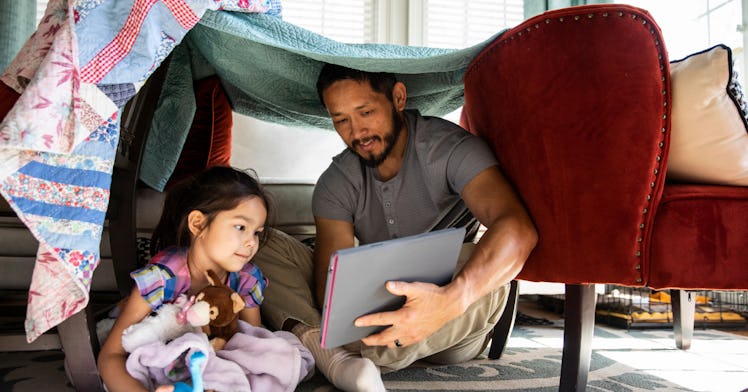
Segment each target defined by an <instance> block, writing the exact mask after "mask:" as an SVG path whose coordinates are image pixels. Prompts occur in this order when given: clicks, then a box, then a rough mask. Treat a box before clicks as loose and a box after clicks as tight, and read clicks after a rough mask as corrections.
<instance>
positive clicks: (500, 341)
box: [488, 280, 519, 359]
mask: <svg viewBox="0 0 748 392" xmlns="http://www.w3.org/2000/svg"><path fill="white" fill-rule="evenodd" d="M518 302H519V282H518V281H516V280H513V281H512V282H511V283H510V284H509V294H508V295H507V301H506V307H505V308H504V313H502V314H501V318H500V319H499V322H498V323H496V325H495V326H494V327H493V337H492V338H491V347H490V348H489V349H488V358H490V359H499V358H501V354H502V353H503V352H504V348H505V347H506V343H507V341H509V336H511V335H512V329H514V320H515V319H516V318H517V303H518Z"/></svg>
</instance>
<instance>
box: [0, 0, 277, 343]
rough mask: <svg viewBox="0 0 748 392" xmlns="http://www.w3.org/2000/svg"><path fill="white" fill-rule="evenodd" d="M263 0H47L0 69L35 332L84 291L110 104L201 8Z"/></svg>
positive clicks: (99, 222)
mask: <svg viewBox="0 0 748 392" xmlns="http://www.w3.org/2000/svg"><path fill="white" fill-rule="evenodd" d="M272 9H274V7H273V2H272V1H270V0H222V1H221V0H117V1H112V0H76V1H73V0H51V1H50V2H49V3H48V5H47V9H46V12H45V15H44V17H43V19H42V20H41V22H40V24H39V27H38V28H37V31H36V32H35V33H34V34H33V35H32V36H31V37H30V38H29V40H28V41H27V42H26V44H25V45H24V47H23V48H22V49H21V51H20V53H19V54H18V55H17V56H16V58H15V59H14V60H13V62H12V63H11V64H10V65H9V66H8V68H7V69H6V70H5V71H4V72H3V74H2V76H0V81H2V82H3V83H5V84H6V85H8V86H9V87H10V88H12V89H13V90H15V91H16V92H18V93H19V94H21V95H20V97H19V98H18V100H17V101H16V103H15V105H14V106H13V107H12V108H11V110H10V111H9V112H8V114H7V115H6V116H5V118H4V119H3V121H2V123H0V181H1V182H0V193H1V194H2V195H3V197H4V198H5V199H6V200H7V201H8V203H9V204H10V206H11V207H12V208H13V210H14V211H15V212H16V213H17V215H18V216H19V218H20V219H21V220H22V221H23V222H24V224H25V225H26V226H27V227H28V228H29V230H30V231H31V232H32V233H33V235H34V236H35V237H36V239H37V240H38V241H39V249H38V252H37V259H36V263H35V266H34V272H33V276H32V282H31V286H30V288H29V299H28V307H27V315H26V322H25V329H26V337H27V340H28V341H29V342H32V341H34V340H35V339H36V338H37V337H39V336H40V335H41V334H43V333H44V332H45V331H47V330H49V329H50V328H52V327H54V326H56V325H57V324H59V323H60V322H62V321H64V320H65V319H66V318H68V317H69V316H71V315H73V314H75V313H76V312H78V311H80V310H82V309H83V308H84V307H85V306H86V305H87V304H88V300H89V289H90V285H91V279H92V277H93V273H94V270H95V269H96V267H97V265H98V264H99V261H100V255H99V243H100V241H101V233H102V227H103V223H104V219H105V214H106V210H107V206H108V201H109V187H110V184H111V174H112V168H113V165H114V157H115V153H116V148H117V143H118V139H119V123H120V118H119V115H120V111H121V109H122V107H123V106H124V104H125V103H126V102H127V101H128V100H129V98H131V97H132V96H133V95H134V94H135V93H137V91H138V90H139V88H140V87H142V85H143V84H144V83H145V81H146V80H147V78H148V77H149V76H150V75H151V74H152V73H153V71H154V70H155V69H156V68H157V67H158V66H159V65H160V64H161V62H162V61H163V60H164V59H165V58H166V56H167V55H168V54H169V53H170V52H171V51H172V50H173V48H174V47H176V46H177V44H178V43H179V42H180V41H181V40H182V39H183V38H184V36H185V34H186V33H187V32H188V31H189V30H190V29H191V28H192V27H194V26H195V24H197V22H198V21H199V20H200V18H201V17H202V16H203V14H204V13H205V12H206V11H208V10H213V11H217V10H226V11H237V12H250V13H267V12H268V11H269V10H272Z"/></svg>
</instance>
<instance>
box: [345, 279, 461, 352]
mask: <svg viewBox="0 0 748 392" xmlns="http://www.w3.org/2000/svg"><path fill="white" fill-rule="evenodd" d="M385 287H386V288H387V291H389V292H390V293H392V294H393V295H397V296H405V297H406V301H405V305H403V307H402V308H400V309H398V310H395V311H392V312H382V313H373V314H369V315H366V316H361V317H359V318H358V319H356V322H355V325H356V326H357V327H367V326H374V325H381V326H387V325H390V327H389V328H386V329H384V330H383V331H381V332H379V333H377V334H374V335H370V336H368V337H366V338H364V339H362V340H361V341H362V342H363V343H364V344H366V345H369V346H388V347H390V348H394V347H403V346H409V345H411V344H415V343H418V342H420V341H421V340H423V339H426V338H427V337H429V336H431V335H432V334H433V333H434V332H436V331H437V330H438V329H439V328H441V327H442V326H443V325H444V324H446V323H447V322H449V321H450V320H452V319H454V318H457V317H458V316H459V315H461V314H462V312H463V309H461V307H460V305H461V304H460V303H458V302H455V301H454V300H451V299H450V296H449V295H448V294H447V288H446V287H439V286H437V285H434V284H431V283H422V282H414V283H408V282H396V281H390V282H387V284H386V286H385ZM396 341H397V342H398V343H399V345H398V343H395V342H396Z"/></svg>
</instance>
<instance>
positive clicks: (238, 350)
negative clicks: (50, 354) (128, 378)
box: [127, 322, 314, 392]
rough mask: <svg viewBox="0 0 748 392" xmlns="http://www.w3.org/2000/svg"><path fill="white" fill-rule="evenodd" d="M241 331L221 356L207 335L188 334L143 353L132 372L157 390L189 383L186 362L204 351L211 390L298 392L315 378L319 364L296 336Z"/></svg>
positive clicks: (136, 355) (131, 361) (130, 364)
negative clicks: (214, 349)
mask: <svg viewBox="0 0 748 392" xmlns="http://www.w3.org/2000/svg"><path fill="white" fill-rule="evenodd" d="M239 327H240V330H241V331H240V332H239V333H237V334H236V335H234V336H233V337H232V338H231V340H229V341H228V343H227V344H226V347H225V348H224V349H223V350H220V351H218V352H215V351H213V349H212V348H211V346H210V343H209V342H208V338H207V336H206V335H205V334H203V333H187V334H185V335H183V336H181V337H179V338H177V339H174V340H172V341H171V342H169V343H166V344H164V343H161V342H155V343H151V344H148V345H145V346H142V347H139V348H137V349H135V350H134V351H133V352H132V353H131V354H130V356H129V357H128V358H127V370H128V372H130V374H131V375H132V376H133V377H135V378H136V379H138V380H139V381H140V382H141V383H142V384H143V385H145V386H146V387H148V388H149V389H151V390H153V389H154V388H155V387H156V386H158V385H164V384H173V383H175V382H176V381H181V380H185V379H187V378H188V377H189V372H188V370H187V367H186V364H185V363H184V358H189V356H190V355H191V354H192V353H193V352H194V351H197V350H199V351H202V352H203V353H206V354H207V356H208V360H207V361H206V362H205V364H204V368H203V384H204V387H205V389H206V390H207V389H212V390H216V391H263V392H265V391H293V390H294V389H296V386H297V385H298V384H299V383H300V382H301V381H303V380H304V379H305V378H306V377H307V376H311V374H312V372H313V370H314V359H313V358H312V355H311V353H310V352H309V350H307V349H306V348H305V347H304V346H303V345H302V344H301V342H300V341H299V340H298V339H297V338H296V337H295V336H294V335H292V334H291V333H289V332H285V331H277V332H271V331H268V330H267V329H264V328H257V327H253V326H251V325H249V324H247V323H244V322H240V325H239ZM185 354H186V355H185Z"/></svg>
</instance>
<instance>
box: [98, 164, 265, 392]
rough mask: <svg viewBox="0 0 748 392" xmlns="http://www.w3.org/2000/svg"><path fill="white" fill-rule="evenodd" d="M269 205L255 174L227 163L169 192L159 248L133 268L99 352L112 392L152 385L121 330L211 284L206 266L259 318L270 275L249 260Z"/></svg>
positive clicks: (156, 240) (248, 315)
mask: <svg viewBox="0 0 748 392" xmlns="http://www.w3.org/2000/svg"><path fill="white" fill-rule="evenodd" d="M268 206H269V203H268V198H267V196H266V195H265V193H264V192H263V190H262V188H261V187H260V184H259V183H258V181H257V180H256V179H255V178H253V177H252V176H250V175H249V174H247V173H245V172H242V171H239V170H236V169H233V168H230V167H224V166H214V167H211V168H209V169H207V170H205V171H204V172H202V173H201V174H199V175H198V176H196V177H195V178H193V179H191V180H189V181H187V182H183V183H181V184H180V185H178V186H176V187H175V188H173V189H171V190H170V191H169V192H168V193H167V196H166V199H165V200H164V210H163V213H162V214H161V219H160V221H159V223H158V225H157V226H156V229H155V230H154V232H153V236H152V238H151V249H152V253H156V252H158V253H156V254H155V256H154V257H153V258H152V259H151V261H150V262H149V264H148V265H146V266H145V267H143V268H141V269H139V270H137V271H134V272H133V273H131V274H130V276H132V278H133V279H134V280H135V283H136V285H135V287H134V288H133V291H132V293H131V295H130V296H129V298H128V299H127V301H126V302H125V304H124V307H123V308H122V309H121V312H120V314H119V316H118V317H117V320H116V321H115V323H114V326H113V327H112V330H111V332H110V334H109V336H108V338H107V339H106V341H105V342H104V344H103V346H102V348H101V352H100V354H99V358H98V366H99V372H100V374H101V378H102V379H103V381H104V384H105V385H106V387H107V389H108V390H109V391H110V392H116V391H145V390H146V389H145V387H144V386H143V385H142V384H140V382H138V381H137V380H136V379H134V378H133V377H131V376H130V375H129V374H128V372H127V370H126V368H125V362H126V359H127V352H126V351H125V350H124V348H123V347H122V331H123V330H124V329H125V328H127V327H129V326H130V325H132V324H135V323H137V322H139V321H141V320H143V319H144V318H145V317H147V316H148V315H149V314H150V313H151V312H152V311H154V310H156V309H157V308H158V307H159V306H160V305H161V304H164V303H168V302H172V301H174V300H175V299H176V298H177V297H178V296H179V295H180V294H186V295H188V296H189V295H193V294H195V293H197V292H198V291H200V289H202V288H203V287H205V286H207V285H208V280H207V278H206V276H205V271H207V270H208V269H212V270H213V271H214V272H216V274H218V276H219V277H220V278H221V279H222V280H223V281H224V282H226V284H227V285H229V286H230V287H231V288H232V289H234V290H235V291H236V292H238V293H239V294H241V295H242V297H244V299H245V302H246V303H247V305H246V307H245V308H244V309H243V310H242V311H241V312H240V313H239V318H240V319H241V320H244V321H246V322H248V323H249V324H251V325H254V326H260V311H259V305H260V303H261V302H262V299H263V297H262V292H263V290H264V288H265V286H266V285H267V281H266V279H265V278H264V277H263V276H262V273H261V272H260V270H259V269H258V268H257V267H255V266H254V265H253V264H252V263H250V260H251V259H252V257H253V256H254V255H255V254H256V253H257V249H258V248H259V246H260V245H261V244H262V243H264V241H265V240H266V238H265V237H266V234H265V233H266V232H265V231H264V228H265V221H266V219H267V217H268ZM268 232H269V231H268Z"/></svg>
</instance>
